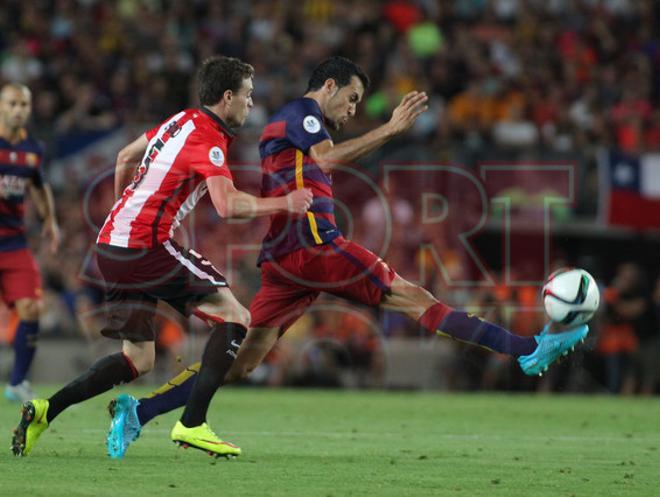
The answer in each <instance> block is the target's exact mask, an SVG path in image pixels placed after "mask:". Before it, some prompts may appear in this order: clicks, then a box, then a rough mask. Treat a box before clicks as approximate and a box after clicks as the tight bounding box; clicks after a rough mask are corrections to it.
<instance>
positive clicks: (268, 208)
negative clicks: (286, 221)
mask: <svg viewBox="0 0 660 497" xmlns="http://www.w3.org/2000/svg"><path fill="white" fill-rule="evenodd" d="M206 184H207V185H208V188H209V195H210V196H211V200H212V202H213V206H214V207H215V208H216V210H217V211H218V214H220V216H222V217H224V218H228V217H234V218H252V217H257V216H270V215H271V214H281V213H286V212H288V213H290V214H304V213H305V212H307V210H308V209H309V207H310V206H311V205H312V199H313V195H312V191H311V190H310V189H309V188H302V189H300V190H295V191H293V192H291V193H289V194H288V195H286V196H284V197H271V198H260V197H255V196H254V195H250V194H249V193H245V192H242V191H240V190H238V189H237V188H236V187H235V186H234V183H233V181H231V180H230V179H228V178H226V177H224V176H213V177H211V178H208V179H207V180H206Z"/></svg>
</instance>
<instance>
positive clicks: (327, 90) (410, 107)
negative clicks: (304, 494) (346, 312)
mask: <svg viewBox="0 0 660 497" xmlns="http://www.w3.org/2000/svg"><path fill="white" fill-rule="evenodd" d="M368 86H369V78H368V77H367V75H366V74H365V73H364V72H363V71H362V69H361V68H360V67H358V66H357V65H356V64H354V63H353V62H352V61H350V60H348V59H345V58H343V57H332V58H330V59H328V60H326V61H324V62H322V63H321V64H320V65H318V66H317V67H316V68H315V69H314V71H313V73H312V75H311V78H310V80H309V84H308V89H307V92H306V93H305V95H304V96H303V97H302V98H298V99H296V100H293V101H292V102H290V103H288V104H286V105H284V107H282V108H281V109H280V110H278V111H277V112H276V113H275V114H274V115H273V116H272V117H271V118H270V120H269V123H268V125H267V126H266V127H265V129H264V131H263V133H262V135H261V140H260V144H259V151H260V154H261V166H262V173H263V177H262V195H263V196H267V197H275V198H277V197H279V196H281V195H285V194H287V193H288V192H290V191H296V190H300V189H303V188H311V189H312V192H313V193H314V201H313V203H312V206H311V208H310V210H309V211H308V212H307V213H306V214H305V215H303V216H299V217H297V218H295V219H293V220H292V219H291V218H290V217H286V216H283V215H281V214H275V215H273V216H272V217H271V225H270V230H269V232H268V234H267V235H266V237H265V239H264V241H263V245H262V250H261V254H260V255H259V260H258V264H259V265H260V267H261V288H260V290H259V292H258V293H257V295H256V296H255V298H254V300H253V301H252V304H251V305H250V313H251V317H252V321H251V328H250V330H249V332H248V334H247V337H246V339H245V341H244V342H243V344H242V345H241V348H240V350H239V352H238V356H237V357H236V360H235V361H234V363H233V365H232V367H231V369H230V370H229V372H228V374H227V375H226V377H225V378H224V380H223V379H218V384H217V387H219V386H221V384H222V383H223V382H232V381H236V380H240V379H243V378H245V377H247V375H248V374H249V373H250V372H251V371H252V370H253V369H254V368H255V367H256V366H257V365H258V364H259V363H260V362H261V361H262V360H263V359H264V357H265V356H266V354H267V353H268V352H269V351H270V350H271V348H272V347H273V346H274V345H275V343H276V342H277V340H278V338H279V337H280V336H282V334H283V333H284V332H285V331H286V330H287V328H289V327H290V326H291V325H292V324H293V323H294V322H295V321H296V320H297V319H298V318H299V317H300V316H301V315H302V314H303V313H304V312H305V310H306V309H307V307H309V306H310V305H311V304H312V302H314V300H315V299H316V298H317V297H318V296H319V294H320V293H321V292H322V291H323V292H327V293H330V294H332V295H335V296H338V297H343V298H346V299H348V300H350V301H354V302H358V303H361V304H365V305H369V306H384V307H387V308H389V309H394V310H397V311H399V312H402V313H404V314H406V315H407V316H408V317H410V318H411V319H413V320H415V321H417V322H419V324H420V325H421V326H422V327H423V328H425V329H427V330H428V331H429V332H431V333H437V334H439V335H444V336H449V337H451V338H454V339H457V340H461V341H464V342H469V343H472V344H475V345H479V346H482V347H485V348H487V349H490V350H493V351H496V352H501V353H505V354H509V355H512V356H514V357H517V358H518V361H519V363H520V366H521V367H522V369H523V371H524V372H525V373H526V374H529V375H533V374H542V373H543V371H545V370H547V368H548V366H549V365H550V364H551V363H552V362H554V361H555V360H556V359H557V358H558V357H559V356H561V355H562V354H566V353H568V351H569V350H570V349H571V348H572V347H574V345H575V344H576V343H577V342H579V341H580V340H583V339H584V337H585V336H586V334H587V333H588V327H587V326H586V325H585V326H580V327H577V328H574V329H571V330H568V331H562V332H557V333H549V332H548V330H549V327H546V328H545V329H544V330H543V331H542V332H541V333H540V334H539V335H537V336H535V337H523V336H518V335H514V334H512V333H510V332H509V331H507V330H505V329H503V328H501V327H500V326H497V325H495V324H492V323H489V322H487V321H484V320H482V319H481V318H479V317H476V316H473V315H471V314H468V313H466V312H463V311H458V310H455V309H453V308H451V307H449V306H447V305H446V304H444V303H442V302H440V301H438V300H437V299H436V298H435V297H434V296H433V295H431V294H430V293H429V292H428V291H427V290H425V289H424V288H422V287H420V286H418V285H415V284H413V283H410V282H408V281H406V280H405V279H404V278H402V277H401V276H400V275H399V274H397V273H396V271H395V270H394V269H392V268H391V267H390V266H389V265H388V264H387V263H385V262H384V261H383V260H382V259H381V258H380V257H378V256H377V255H375V254H373V253H372V252H370V251H369V250H367V249H365V248H364V247H361V246H360V245H358V244H356V243H354V242H351V241H349V240H346V239H345V238H343V236H342V234H341V233H340V231H339V229H338V228H337V225H336V222H335V216H334V200H333V193H332V179H331V175H332V172H333V169H335V168H336V167H342V166H345V165H347V164H350V163H352V162H353V161H354V160H356V159H357V158H359V157H361V156H363V155H365V154H368V153H369V152H371V151H373V150H375V149H376V148H378V147H380V146H381V145H383V144H384V143H385V142H387V141H388V140H390V139H392V138H394V137H395V136H398V135H401V134H402V133H404V132H406V131H407V130H408V129H409V128H410V127H411V126H412V125H413V123H414V122H415V120H416V119H417V118H418V117H419V116H420V115H421V114H422V113H423V112H425V111H426V110H427V106H426V101H427V96H426V94H425V93H423V92H422V93H420V92H417V91H413V92H410V93H408V94H407V95H405V96H404V97H403V99H402V100H401V103H400V104H399V105H398V106H397V107H396V108H395V109H394V111H393V112H392V117H391V118H390V120H389V122H387V123H386V124H383V125H382V126H380V127H378V128H376V129H374V130H372V131H370V132H368V133H366V134H364V135H362V136H360V137H357V138H354V139H352V140H348V141H345V142H342V143H339V144H336V145H335V144H334V143H333V141H332V139H331V137H330V134H329V133H328V131H327V129H326V127H330V128H332V129H334V130H339V129H341V128H342V127H343V126H344V124H346V122H348V120H349V119H351V118H352V117H354V116H355V113H356V108H357V105H358V104H359V103H360V101H361V100H362V97H363V95H364V93H365V91H366V90H367V88H368ZM195 368H196V366H195V365H193V366H191V367H190V368H188V369H187V370H186V371H184V372H183V373H182V374H181V375H179V376H178V377H176V378H174V379H173V380H171V381H170V382H168V384H167V385H164V386H163V387H162V388H161V389H159V390H158V391H157V392H156V393H155V395H152V396H151V397H149V398H147V399H140V400H139V401H138V400H137V399H134V398H133V397H131V396H128V395H121V396H120V397H119V398H118V399H117V400H116V401H115V403H114V405H115V409H114V417H113V423H112V425H111V430H110V433H109V435H108V445H109V447H115V448H117V447H118V448H119V450H118V451H115V453H116V454H117V456H121V455H123V453H124V451H125V450H126V447H127V446H128V445H129V444H130V442H131V441H132V440H134V439H135V438H137V436H138V435H139V433H140V429H141V427H142V426H143V425H144V424H145V423H146V422H148V421H149V420H150V419H152V418H153V417H154V416H156V415H158V414H160V413H163V412H167V411H169V410H171V409H174V408H176V407H178V406H181V405H184V404H185V402H186V398H187V395H188V392H190V391H191V389H192V388H193V385H194V383H195V376H196V374H195ZM112 453H113V451H112V450H111V454H112Z"/></svg>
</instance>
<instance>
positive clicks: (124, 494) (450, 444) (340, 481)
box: [0, 387, 660, 497]
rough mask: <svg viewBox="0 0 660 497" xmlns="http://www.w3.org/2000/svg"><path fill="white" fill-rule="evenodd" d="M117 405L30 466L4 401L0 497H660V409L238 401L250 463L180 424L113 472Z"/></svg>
mask: <svg viewBox="0 0 660 497" xmlns="http://www.w3.org/2000/svg"><path fill="white" fill-rule="evenodd" d="M40 391H41V392H42V393H44V392H47V391H48V389H47V388H43V387H42V388H41V389H40ZM131 391H132V392H135V389H133V390H131ZM115 394H116V392H115ZM110 398H111V396H110V395H105V396H103V397H100V398H98V399H94V400H92V401H90V402H87V403H86V404H83V405H81V406H78V407H75V408H72V409H70V410H69V411H66V412H65V413H64V414H63V415H62V416H61V417H60V418H59V419H58V420H57V421H55V422H54V423H53V425H52V426H51V427H50V428H49V430H48V431H47V432H46V433H44V435H43V437H42V438H41V440H40V442H39V444H38V446H37V447H36V449H35V451H34V452H33V453H32V454H31V455H30V456H28V457H25V458H15V457H13V456H12V455H11V453H10V451H9V450H8V447H9V433H10V431H11V429H12V428H13V425H14V424H15V423H16V421H17V419H18V415H17V411H18V408H17V407H16V406H15V405H12V404H9V403H7V402H6V401H4V400H3V401H0V405H1V406H2V410H1V414H0V424H1V426H2V433H3V434H4V437H5V444H4V446H5V447H6V450H4V451H3V452H2V455H1V456H0V495H1V496H14V495H23V496H26V497H42V496H44V497H46V496H47V497H59V496H67V497H72V496H95V497H104V496H113V497H117V496H121V497H132V496H136V497H138V496H139V497H147V496H152V495H158V496H162V497H166V496H195V497H204V496H220V495H222V496H232V497H233V496H291V497H297V496H301V497H302V496H304V497H317V496H318V497H330V496H332V497H343V496H356V497H357V496H381V495H382V496H396V497H403V496H411V497H422V496H445V495H447V496H469V497H477V496H507V497H510V496H526V497H529V496H540V497H545V496H548V497H549V496H552V497H557V496H566V497H571V496H576V497H582V496H592V495H593V496H615V495H617V496H618V495H622V496H624V495H625V496H628V495H630V496H633V495H635V496H637V495H639V496H645V497H650V496H657V495H660V400H659V399H629V398H608V397H569V396H553V397H544V396H506V395H448V394H433V393H424V394H421V393H384V392H343V391H340V392H334V391H333V392H327V391H290V390H279V391H273V390H252V389H234V390H227V391H225V392H223V393H222V394H221V396H220V397H219V398H216V401H215V402H214V404H213V406H212V407H211V415H210V422H211V424H212V426H213V427H214V428H215V429H216V431H217V432H218V433H219V434H220V435H221V436H224V437H225V438H226V439H228V440H230V441H232V442H235V443H237V444H239V445H241V446H242V448H243V456H241V457H240V458H238V459H236V460H233V461H225V460H217V461H216V460H214V459H212V458H210V457H209V456H207V455H206V454H204V453H202V452H198V451H194V450H192V449H188V450H184V449H181V448H178V447H176V446H175V445H174V444H173V443H171V442H170V441H169V437H168V434H169V430H170V428H171V427H172V425H173V423H174V421H175V420H176V414H170V415H167V416H163V417H161V418H159V419H157V420H155V421H154V422H152V424H150V425H149V426H147V427H146V428H145V430H144V432H143V435H142V437H141V438H140V440H139V441H138V442H136V443H135V445H134V446H132V447H131V448H130V449H129V451H128V453H127V455H126V458H125V459H124V460H121V461H113V460H110V459H108V458H107V457H106V455H105V445H104V441H105V439H104V437H105V431H106V429H107V426H108V417H107V414H106V412H105V405H106V403H107V401H108V400H109V399H110Z"/></svg>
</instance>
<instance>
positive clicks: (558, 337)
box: [518, 324, 589, 376]
mask: <svg viewBox="0 0 660 497" xmlns="http://www.w3.org/2000/svg"><path fill="white" fill-rule="evenodd" d="M549 330H550V324H547V325H545V327H544V328H543V330H542V331H541V333H539V334H538V335H536V336H535V337H534V339H535V340H536V342H537V343H538V346H537V347H536V350H534V352H533V353H531V354H529V355H524V356H520V357H519V358H518V364H520V367H521V368H522V370H523V372H524V373H525V374H527V375H530V376H535V375H539V376H543V373H544V372H546V371H547V370H548V367H549V366H550V364H552V363H553V362H555V361H556V360H557V359H559V358H560V357H561V356H562V355H568V353H569V352H570V351H572V350H574V349H575V345H576V344H577V343H578V342H584V339H585V338H586V336H587V334H588V333H589V326H587V325H586V324H583V325H580V326H577V327H576V328H572V329H570V330H568V331H563V332H559V333H550V331H549Z"/></svg>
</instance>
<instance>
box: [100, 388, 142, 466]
mask: <svg viewBox="0 0 660 497" xmlns="http://www.w3.org/2000/svg"><path fill="white" fill-rule="evenodd" d="M139 404H140V402H138V400H137V399H136V398H135V397H133V396H132V395H126V394H121V395H120V396H119V397H117V398H116V399H113V400H111V401H110V404H108V412H110V416H112V422H111V423H110V431H109V432H108V438H107V445H108V455H109V456H110V457H111V458H112V459H121V458H122V457H124V454H125V453H126V449H128V446H129V445H130V444H131V443H132V442H133V441H134V440H136V439H137V438H138V437H139V436H140V430H141V429H142V425H141V424H140V420H139V419H138V415H137V406H138V405H139Z"/></svg>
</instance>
